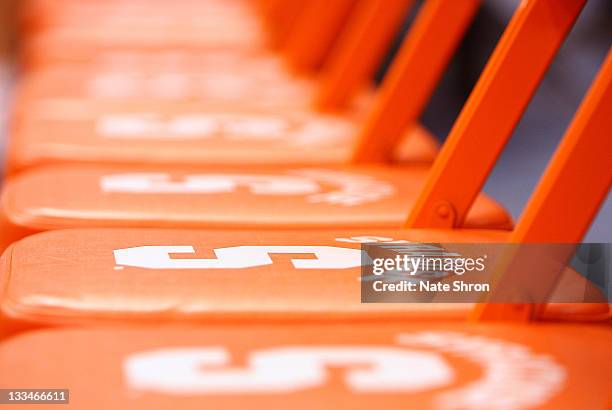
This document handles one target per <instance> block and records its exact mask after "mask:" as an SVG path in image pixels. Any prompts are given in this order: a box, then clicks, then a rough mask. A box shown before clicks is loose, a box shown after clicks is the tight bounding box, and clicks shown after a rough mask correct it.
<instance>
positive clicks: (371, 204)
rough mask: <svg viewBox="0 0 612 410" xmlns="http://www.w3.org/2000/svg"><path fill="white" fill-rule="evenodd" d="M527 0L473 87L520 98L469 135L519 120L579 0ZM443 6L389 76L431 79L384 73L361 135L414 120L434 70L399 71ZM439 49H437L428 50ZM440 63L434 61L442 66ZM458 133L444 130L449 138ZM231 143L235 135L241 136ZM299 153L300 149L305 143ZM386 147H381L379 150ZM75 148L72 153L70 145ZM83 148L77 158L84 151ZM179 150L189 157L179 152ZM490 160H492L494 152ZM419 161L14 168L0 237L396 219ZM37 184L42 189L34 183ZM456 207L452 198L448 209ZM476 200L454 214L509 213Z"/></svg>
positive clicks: (483, 217)
mask: <svg viewBox="0 0 612 410" xmlns="http://www.w3.org/2000/svg"><path fill="white" fill-rule="evenodd" d="M462 4H465V3H462ZM528 5H529V7H521V8H519V9H518V11H517V14H516V16H515V18H514V19H513V21H512V22H511V23H510V25H509V27H508V30H507V31H506V33H505V35H504V36H503V38H502V40H501V42H500V44H499V47H498V48H497V50H496V52H495V53H494V56H493V57H492V60H491V64H489V65H488V67H487V69H486V70H485V72H484V74H483V77H482V79H481V81H480V83H479V85H478V86H477V88H476V90H475V92H474V95H475V96H476V97H474V98H480V97H479V96H480V94H482V93H483V91H482V88H483V85H484V86H486V87H488V88H489V90H490V91H487V92H486V93H485V95H486V96H488V95H490V94H491V93H494V92H496V93H498V94H497V96H498V98H499V99H501V98H503V96H504V93H506V94H508V98H515V102H516V104H515V105H514V106H510V105H506V104H497V106H498V107H500V109H499V111H497V115H498V118H497V119H496V123H499V124H505V125H507V126H504V127H503V128H501V129H493V130H489V131H488V132H487V133H482V134H480V133H479V134H470V137H469V138H471V139H476V140H485V139H487V138H491V139H494V140H495V141H498V140H500V139H504V138H507V137H508V136H509V134H510V131H511V126H514V125H515V124H516V123H517V122H518V120H519V117H520V113H521V112H522V110H523V109H524V107H525V106H526V105H527V103H528V101H529V99H530V97H531V93H532V92H533V90H534V89H535V87H536V85H537V83H538V81H539V78H540V77H541V76H542V74H543V72H544V71H545V69H546V67H547V66H548V64H549V62H550V59H551V58H552V56H553V55H554V52H555V51H556V49H557V48H558V47H559V45H560V44H561V41H562V39H563V38H564V36H565V35H566V33H567V30H568V29H569V26H570V25H571V23H572V22H573V21H574V19H575V18H576V16H577V14H578V12H579V10H580V7H581V5H582V2H575V3H574V7H573V8H567V9H566V10H565V14H564V20H563V22H564V23H565V24H559V22H560V21H561V19H560V18H559V19H558V20H556V21H554V23H553V22H552V21H551V20H550V19H547V18H546V16H547V15H548V14H547V13H548V12H550V10H551V9H554V8H552V6H551V4H550V3H548V2H546V1H544V2H542V0H539V1H535V2H529V3H528ZM448 10H449V8H448V7H442V4H441V3H440V2H439V1H434V2H428V3H427V5H426V8H424V9H423V10H421V13H420V14H419V16H418V19H417V23H416V24H415V30H416V31H414V32H411V35H410V36H409V38H408V39H407V40H406V43H405V44H404V46H403V48H402V50H401V51H400V56H399V60H398V62H397V63H396V65H394V67H393V68H392V69H391V73H390V75H389V78H390V80H389V81H392V83H391V84H392V85H393V86H399V87H402V88H403V87H406V86H410V85H411V84H414V83H415V82H421V83H423V84H425V83H426V84H428V85H427V86H424V87H423V88H422V89H421V91H420V92H419V94H418V97H417V98H415V99H407V98H406V97H404V96H403V95H400V94H397V93H395V92H394V91H393V89H392V88H390V86H388V85H387V83H385V85H384V86H383V89H382V91H381V94H380V97H379V98H381V101H382V103H383V104H384V106H382V107H381V106H380V105H377V109H376V110H374V111H373V112H372V114H371V116H370V117H369V118H368V121H367V122H366V128H365V129H364V134H362V136H363V135H366V136H367V137H366V138H365V139H366V140H367V139H371V140H372V141H379V140H381V139H384V137H385V135H386V132H387V129H388V128H386V127H387V126H392V127H393V128H392V130H393V131H396V132H398V133H399V132H401V127H403V126H405V125H406V124H412V123H413V122H414V121H416V119H417V117H418V114H419V113H420V110H421V109H422V107H423V105H424V102H425V101H426V99H427V96H428V95H429V93H430V92H431V89H432V88H433V84H435V81H436V79H437V77H435V76H433V75H429V76H426V77H425V78H423V79H422V80H420V79H415V78H414V77H411V76H407V77H403V76H402V74H403V73H408V74H412V73H413V72H414V71H413V70H414V68H413V67H414V65H415V64H416V62H417V61H418V60H419V57H421V56H422V55H423V53H424V51H423V50H424V48H426V45H427V44H429V41H434V40H431V37H430V35H429V34H428V33H429V32H430V31H431V30H437V29H439V28H440V27H442V26H443V25H444V23H445V22H448V20H449V18H448V15H447V14H446V12H447V11H448ZM540 20H542V21H544V22H546V21H549V22H550V25H549V26H548V28H549V29H550V30H551V33H552V34H551V35H550V36H549V37H548V38H547V41H543V42H541V43H538V44H537V47H536V45H534V43H533V42H530V41H527V42H525V41H524V38H523V37H522V33H530V30H532V29H533V27H536V26H542V24H543V23H542V21H540ZM448 27H449V28H451V27H453V26H452V25H448ZM553 34H554V35H553ZM517 35H518V36H517ZM413 36H414V37H413ZM517 38H518V39H517ZM451 43H452V42H446V43H444V44H446V46H447V47H446V50H447V51H446V52H445V53H444V54H446V55H448V54H450V52H449V51H448V50H449V49H452V47H451V45H452V44H451ZM534 47H535V48H534ZM526 52H537V55H538V58H537V59H535V58H533V59H530V60H523V61H520V62H519V63H520V64H519V65H515V64H517V63H516V61H515V57H514V56H515V55H520V54H524V53H526ZM429 55H431V54H429ZM443 58H444V57H443V56H440V55H438V56H436V58H434V60H435V61H439V60H443ZM513 65H514V67H515V68H516V67H519V66H520V67H523V68H524V70H516V69H513V70H510V69H509V68H508V67H512V66H513ZM398 67H399V68H398ZM441 67H442V65H441V64H439V67H438V72H439V71H440V70H441ZM500 67H502V68H503V69H504V70H505V71H504V73H502V74H504V75H501V74H500V73H498V70H499V69H500ZM516 82H524V84H525V91H524V92H523V93H522V94H521V93H518V92H515V90H513V89H508V88H507V84H513V83H516ZM500 93H501V94H500ZM474 98H472V100H471V101H473V100H474ZM397 103H403V104H397ZM396 104H397V105H396ZM470 104H471V105H473V104H474V103H471V102H470V103H469V104H468V107H469V106H470ZM487 106H488V105H487ZM470 112H471V111H470V109H468V108H466V110H464V113H462V116H461V117H460V118H459V120H458V123H460V122H461V121H465V120H464V119H463V118H465V116H466V115H468V114H469V115H471V114H470ZM398 118H399V120H398ZM489 119H490V116H489V115H488V114H480V115H479V116H476V117H475V120H478V121H489ZM387 120H389V121H387ZM390 129H391V128H390ZM456 129H457V128H456ZM78 134H79V135H78V137H82V134H83V133H82V132H81V133H78ZM455 134H456V131H455ZM75 138H77V136H75ZM453 138H455V137H452V136H451V140H452V139H453ZM362 141H363V140H362ZM121 143H122V151H121V153H116V154H115V153H113V154H112V155H114V156H115V159H117V158H116V156H117V155H121V154H127V155H131V153H130V152H128V149H129V147H128V146H127V145H126V144H125V143H123V141H122V142H121ZM451 143H452V142H451ZM156 147H157V148H158V150H157V151H156V152H157V155H158V157H157V158H161V159H164V158H167V155H169V154H170V155H172V153H171V152H170V153H168V151H167V150H169V149H171V146H170V145H166V146H162V145H158V146H156ZM235 147H236V148H238V147H239V142H238V141H237V142H236V146H235ZM47 148H48V146H47ZM104 149H109V148H108V147H106V146H105V145H99V146H96V150H95V153H96V155H100V153H101V151H102V150H104ZM175 149H176V147H175ZM374 151H376V149H374ZM47 152H49V150H48V149H47ZM81 152H83V151H81ZM236 152H238V151H236ZM277 153H278V152H277ZM299 153H301V154H303V151H299ZM200 154H202V155H204V152H200V151H197V152H194V156H193V157H192V158H193V161H194V162H195V161H196V160H197V159H201V157H200ZM253 154H254V151H253V150H249V151H247V152H246V153H245V154H243V155H253ZM209 155H210V152H209ZM487 155H496V152H492V153H490V152H488V153H487ZM196 156H197V157H198V158H197V159H196ZM384 156H385V155H379V154H378V153H377V154H376V157H378V158H381V157H384ZM73 157H74V158H77V155H74V156H73ZM78 157H80V159H81V160H82V159H83V158H82V155H79V156H78ZM470 158H471V157H470V156H469V155H467V156H466V157H463V158H460V159H459V160H458V161H460V163H461V164H465V163H466V162H468V161H470ZM243 159H244V162H245V163H246V162H247V161H248V157H246V156H244V157H243ZM357 159H358V160H362V158H359V157H358V158H357ZM182 160H183V161H185V162H190V161H188V160H187V159H186V158H184V157H183V158H182ZM159 162H162V163H163V162H164V161H159ZM298 163H299V161H298ZM488 163H489V165H490V163H491V161H488ZM462 166H463V165H462ZM426 172H427V171H426V169H425V168H424V167H409V168H382V167H372V166H359V167H342V168H339V167H327V168H322V167H317V168H314V169H313V168H311V167H306V166H303V165H293V166H284V167H271V166H260V167H253V166H249V167H246V168H245V167H228V166H216V167H209V168H202V167H194V168H189V169H186V168H180V169H179V168H173V169H169V168H165V167H164V168H156V167H142V166H140V167H136V168H130V167H111V166H108V167H106V166H105V167H100V166H97V167H84V166H79V167H75V166H62V167H44V168H40V169H36V170H33V171H31V172H28V173H25V174H23V175H21V176H18V177H16V178H13V179H11V180H9V183H8V186H7V189H6V190H5V192H4V195H3V200H2V203H3V204H4V206H3V207H2V216H1V218H0V219H1V221H2V225H3V228H4V229H3V232H5V234H4V235H3V236H2V237H3V244H4V246H7V245H8V244H9V243H11V242H13V241H15V240H17V239H19V238H22V237H23V236H25V235H28V234H31V233H36V232H40V231H44V230H49V229H59V228H71V227H165V228H181V229H184V228H192V229H193V228H242V229H262V228H284V229H291V228H294V229H295V228H305V227H308V228H338V227H341V228H357V227H376V228H399V227H400V226H402V225H403V222H404V220H405V216H406V213H407V212H408V211H407V209H408V210H409V209H410V208H411V206H412V204H411V200H412V199H413V198H417V196H418V193H419V192H420V190H421V187H422V183H423V181H424V180H425V177H426ZM41 186H44V187H46V188H47V189H45V190H43V189H40V187H41ZM34 187H36V188H34ZM466 192H467V190H466ZM152 204H155V205H152ZM442 211H443V212H444V210H442ZM451 211H452V209H449V210H448V213H449V214H450V212H451ZM471 212H472V214H471V215H470V217H467V218H464V219H462V220H461V221H460V222H459V223H458V224H457V226H462V227H466V228H492V229H509V228H510V227H511V225H512V222H511V220H510V218H509V217H508V215H507V213H505V212H504V211H503V210H501V209H500V208H499V207H498V206H497V205H496V204H495V203H494V202H492V201H490V200H489V199H487V198H486V197H484V196H480V197H479V199H478V200H477V201H476V203H475V206H474V207H473V208H472V211H471ZM383 236H384V235H383Z"/></svg>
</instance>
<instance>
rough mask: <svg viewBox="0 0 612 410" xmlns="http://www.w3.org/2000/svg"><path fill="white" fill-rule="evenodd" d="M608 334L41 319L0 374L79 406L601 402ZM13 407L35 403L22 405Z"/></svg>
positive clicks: (4, 383)
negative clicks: (51, 322)
mask: <svg viewBox="0 0 612 410" xmlns="http://www.w3.org/2000/svg"><path fill="white" fill-rule="evenodd" d="M611 343H612V333H610V331H609V330H608V329H604V328H601V327H593V326H591V327H585V326H577V325H551V324H540V325H537V326H530V327H526V326H520V325H516V324H488V325H486V326H484V325H466V324H457V323H450V324H449V323H412V324H406V323H401V324H400V323H393V322H387V323H379V324H352V325H351V326H350V327H349V326H339V325H327V326H323V325H304V324H294V325H275V326H272V325H268V326H249V325H239V326H238V325H232V324H226V325H223V326H213V325H209V326H207V327H154V328H147V327H138V328H131V329H128V328H125V327H114V328H100V329H60V330H45V331H37V332H32V333H29V334H24V335H21V336H17V337H14V338H12V339H9V340H6V341H4V342H2V343H0V368H3V369H19V371H14V372H11V371H8V372H2V373H0V387H7V388H9V387H10V388H14V386H20V387H21V388H23V389H26V388H40V387H41V386H45V387H46V388H47V389H50V388H57V389H66V388H70V397H69V400H70V405H68V406H67V407H68V408H78V409H90V410H98V409H133V410H139V409H147V410H148V409H152V408H155V409H201V408H203V407H204V408H215V409H220V408H223V409H243V408H244V406H245V403H248V406H249V407H251V408H256V409H286V408H287V407H291V408H295V409H312V408H343V409H363V408H373V407H379V406H382V407H384V408H386V409H392V410H395V409H405V408H406V407H414V408H422V409H426V408H427V409H429V408H431V409H435V408H443V409H460V408H461V409H465V408H538V409H555V410H556V409H576V408H584V409H603V408H607V407H608V405H609V403H610V402H609V398H610V377H609V376H610V374H611V373H612V355H611V353H610V349H609V347H610V344H611ZM15 407H19V408H22V407H23V408H26V409H27V408H38V407H41V405H36V406H35V407H29V406H27V405H19V406H15Z"/></svg>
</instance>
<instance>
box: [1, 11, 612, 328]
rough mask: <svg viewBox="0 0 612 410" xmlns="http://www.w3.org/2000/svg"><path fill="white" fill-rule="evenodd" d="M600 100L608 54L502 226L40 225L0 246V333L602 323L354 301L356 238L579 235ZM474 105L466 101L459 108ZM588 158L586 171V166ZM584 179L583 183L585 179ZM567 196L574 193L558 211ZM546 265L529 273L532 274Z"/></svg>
mask: <svg viewBox="0 0 612 410" xmlns="http://www.w3.org/2000/svg"><path fill="white" fill-rule="evenodd" d="M540 4H543V3H540ZM498 75H499V74H498ZM490 92H491V91H488V92H486V93H484V94H485V95H486V94H488V93H490ZM477 96H479V98H480V97H481V96H482V95H480V94H477ZM611 98H612V53H610V54H609V56H608V58H607V60H606V61H605V63H604V65H603V67H602V69H601V72H600V74H599V75H598V77H597V79H596V80H595V81H594V83H593V85H592V87H591V90H590V91H589V93H588V94H587V96H586V97H585V100H584V102H583V104H582V106H581V108H580V110H579V111H578V112H577V114H576V116H575V118H574V121H573V122H572V124H571V125H570V127H569V129H568V131H567V133H566V135H565V137H564V138H563V142H562V144H561V145H560V147H559V148H558V150H557V152H556V153H555V155H554V156H553V158H552V160H551V162H550V164H549V166H548V169H547V170H546V172H545V174H544V176H543V178H542V181H541V183H540V185H539V186H538V187H537V188H536V190H535V192H534V194H533V196H532V200H531V201H530V203H529V205H528V206H527V208H526V210H525V211H524V214H523V215H524V216H523V217H522V218H521V220H520V222H519V224H518V226H517V227H516V229H515V230H514V231H513V232H505V231H501V230H486V229H465V228H463V229H462V228H459V227H458V226H456V225H450V226H447V227H444V226H436V225H435V224H436V222H435V220H434V219H430V225H429V226H427V225H420V226H418V227H415V226H414V225H415V224H416V222H415V221H418V220H419V215H421V214H423V211H428V210H429V209H427V208H423V209H419V208H415V209H414V210H413V211H412V214H411V217H410V218H409V224H411V225H412V227H409V229H403V230H402V229H376V228H368V229H365V228H362V229H335V230H330V229H326V230H310V231H308V230H293V231H291V230H289V231H281V230H270V231H248V230H240V229H235V230H218V231H214V230H208V231H206V230H169V229H157V230H155V229H125V228H124V229H80V230H78V229H77V230H57V231H52V232H46V233H43V234H38V235H34V236H30V237H28V238H26V239H23V240H21V241H19V242H17V243H15V244H13V245H12V246H11V247H9V248H8V250H7V251H6V252H5V253H4V256H3V263H2V265H3V270H4V271H3V272H2V275H1V276H0V277H2V278H4V279H3V280H4V283H3V284H2V288H3V289H4V293H3V294H2V300H0V312H1V313H2V323H3V326H2V328H3V329H4V332H5V335H6V334H12V333H14V332H18V331H23V330H26V329H32V328H36V327H41V326H53V325H59V324H62V325H77V324H79V325H85V324H86V325H96V324H97V325H99V324H102V323H126V322H129V323H133V324H135V323H142V322H147V323H150V322H154V323H159V322H167V321H177V320H178V321H181V322H193V323H206V324H210V323H213V322H215V321H221V322H227V321H231V322H234V321H236V322H241V323H242V322H245V323H253V322H269V321H280V322H283V323H286V322H288V321H300V322H301V321H312V322H327V321H330V320H331V321H336V322H337V321H349V322H351V323H352V322H353V321H357V322H359V321H364V320H368V321H369V320H376V319H380V318H382V317H385V318H388V319H394V320H411V321H412V320H436V321H445V320H446V321H448V320H465V319H467V318H469V317H472V318H475V319H478V320H484V319H496V320H500V319H512V320H524V321H526V320H527V321H528V320H535V319H538V320H554V321H558V320H565V321H568V320H575V321H600V322H604V323H609V320H610V307H609V304H608V303H605V302H604V303H583V304H577V303H565V302H560V303H543V306H538V305H536V304H528V305H525V306H518V308H519V309H516V306H513V305H512V304H509V303H507V302H504V303H493V304H481V305H480V306H478V308H477V310H476V311H475V312H474V311H473V309H474V304H473V303H433V304H432V303H405V304H394V303H390V304H368V303H360V294H361V283H360V281H359V278H360V268H362V266H363V265H364V259H362V256H363V255H362V251H361V245H362V244H364V243H365V244H383V245H398V244H406V243H415V242H416V243H443V244H460V243H480V244H487V243H489V244H490V243H507V242H518V243H525V242H527V243H528V242H533V241H537V242H543V243H547V242H548V243H552V242H577V241H579V240H580V239H581V238H582V235H583V233H584V232H585V231H586V229H587V227H588V226H589V224H590V222H591V221H592V219H593V217H594V215H595V213H596V211H597V209H598V207H599V206H600V204H601V202H602V201H603V199H604V197H605V195H606V193H607V192H608V191H609V189H610V184H611V181H612V170H611V169H610V167H607V166H606V162H605V158H606V155H607V153H608V152H609V151H610V150H609V148H611V147H610V144H612V141H611V140H610V139H609V138H608V131H609V129H610V118H609V116H607V112H608V111H609V107H610V103H611ZM470 101H473V99H471V100H470ZM471 104H472V102H468V104H467V107H470V105H471ZM478 105H479V103H478V104H476V106H478ZM476 108H477V107H476ZM476 111H478V110H477V109H476ZM464 112H466V111H464ZM468 112H470V111H468ZM471 138H472V137H471V135H469V134H464V136H463V137H461V138H460V139H459V141H458V142H457V144H456V148H455V149H459V150H462V149H465V148H466V147H467V146H469V142H470V140H471ZM464 141H465V142H464ZM455 160H456V158H452V159H451V157H445V158H443V162H446V164H445V165H444V166H445V167H448V166H452V163H453V162H454V161H455ZM440 163H441V162H438V163H437V166H439V164H440ZM587 163H589V164H590V163H594V164H597V165H595V166H593V167H585V166H584V165H585V164H587ZM435 169H436V168H435V167H434V171H435ZM585 178H586V179H587V180H588V181H589V184H588V185H586V186H585V184H584V179H585ZM440 181H441V180H440V179H438V177H437V174H436V173H435V172H432V174H431V175H430V177H429V179H428V183H427V186H433V187H434V188H440V187H442V186H441V185H440V184H441V182H440ZM472 184H474V185H476V184H475V183H472ZM451 187H452V186H451ZM471 188H473V186H470V187H469V188H468V191H469V190H470V189H471ZM431 192H442V193H446V194H447V193H448V192H450V190H449V186H447V187H446V188H445V189H440V190H439V191H436V190H433V191H432V190H425V191H424V192H423V194H422V198H421V201H423V203H427V202H428V201H429V200H430V198H431V196H432V194H431ZM568 192H570V193H581V194H584V195H581V196H579V197H578V198H580V200H579V201H578V200H577V201H576V203H575V204H572V205H571V206H568V205H567V201H566V199H567V196H568V195H567V193H568ZM572 197H573V196H572ZM451 201H452V202H449V203H448V204H447V206H448V207H449V208H450V209H455V210H458V209H460V205H461V203H462V202H460V201H459V200H457V199H453V200H451ZM435 209H437V208H435V205H434V210H435ZM425 214H426V213H425ZM426 215H427V214H426ZM448 215H449V216H451V215H453V212H449V213H448ZM458 215H461V214H460V213H458ZM557 218H558V219H557ZM568 219H571V222H568V223H567V224H565V226H564V227H561V228H560V227H557V225H559V222H558V221H559V220H561V221H564V220H568ZM33 255H35V256H33ZM365 263H366V264H367V262H365ZM544 273H545V272H543V271H540V270H539V271H535V272H534V275H540V276H541V275H544ZM546 274H547V275H550V277H544V278H537V277H533V276H532V277H531V278H527V279H530V280H532V281H535V280H542V282H543V283H549V284H550V288H551V289H550V290H551V294H552V297H551V298H549V299H547V300H550V301H564V300H565V301H567V300H580V298H581V297H582V295H583V294H582V292H583V290H584V289H588V290H589V291H591V290H592V291H596V289H595V288H594V286H593V285H592V284H589V283H588V281H587V280H586V279H584V278H583V277H582V276H580V275H579V274H578V273H576V272H574V271H573V270H572V269H569V268H568V269H564V270H562V271H560V272H557V271H555V272H553V273H548V272H547V273H546ZM450 278H451V279H452V277H450ZM568 284H569V285H568ZM519 313H520V314H519Z"/></svg>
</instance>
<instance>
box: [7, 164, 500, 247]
mask: <svg viewBox="0 0 612 410" xmlns="http://www.w3.org/2000/svg"><path fill="white" fill-rule="evenodd" d="M426 176H427V167H426V166H424V165H415V166H404V167H399V166H397V167H382V166H379V167H374V166H371V167H368V166H350V167H349V166H345V167H340V166H336V167H331V166H328V167H307V166H302V167H300V166H293V167H288V166H250V167H245V166H233V167H228V166H218V167H215V166H210V167H198V168H195V169H193V168H185V167H183V168H171V169H167V168H163V167H156V168H151V167H149V168H141V167H126V166H99V167H97V166H82V165H72V166H71V165H63V166H49V167H41V168H35V169H32V170H31V171H27V172H24V173H22V174H21V175H18V176H16V177H13V178H11V179H10V180H9V182H8V184H7V185H6V187H5V189H4V192H3V194H2V197H1V202H0V204H1V206H0V243H2V244H4V245H5V246H6V245H8V244H9V243H10V242H13V241H15V240H18V239H20V238H21V237H23V236H25V235H26V234H28V233H33V232H39V231H44V230H52V229H62V228H74V227H151V228H155V227H165V228H186V229H194V228H233V229H238V228H240V229H248V228H250V229H272V228H283V229H288V228H329V229H331V228H357V227H362V228H363V227H372V228H373V227H377V228H401V227H402V226H403V225H404V223H405V220H406V219H407V217H408V214H409V212H410V208H411V206H412V204H413V203H414V201H415V200H416V198H417V196H418V195H419V193H420V191H421V188H422V185H423V183H424V181H425V178H426ZM511 226H512V220H511V218H510V216H509V215H508V214H507V213H506V212H505V211H504V209H503V208H502V207H501V206H499V205H498V204H497V203H495V202H494V201H493V200H491V199H489V198H488V197H486V196H484V195H481V196H479V197H478V199H477V200H476V202H475V204H474V206H473V208H472V210H471V212H470V213H469V215H468V218H467V220H466V223H465V227H467V228H489V229H509V228H511Z"/></svg>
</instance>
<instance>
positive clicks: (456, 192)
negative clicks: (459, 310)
mask: <svg viewBox="0 0 612 410" xmlns="http://www.w3.org/2000/svg"><path fill="white" fill-rule="evenodd" d="M584 3H585V0H523V2H522V3H521V4H520V5H519V7H518V9H517V11H516V12H515V14H514V16H513V18H512V20H511V21H510V23H509V25H508V27H507V29H506V30H505V32H504V34H503V36H502V38H501V40H500V41H499V43H498V45H497V47H496V48H495V51H494V52H493V55H492V56H491V58H490V59H489V62H488V63H487V66H486V67H485V69H484V72H483V74H482V75H481V77H480V79H479V81H478V83H477V84H476V87H475V88H474V90H473V92H472V94H471V95H470V98H469V99H468V101H467V103H466V104H465V106H464V108H463V110H462V111H461V114H460V115H459V118H458V119H457V121H456V122H455V125H454V126H453V129H452V130H451V132H450V134H449V136H448V139H447V141H446V142H445V144H444V146H443V147H442V150H441V151H440V154H439V155H438V157H437V158H436V161H435V162H434V164H433V166H432V169H431V171H430V174H429V176H428V178H427V181H426V184H425V187H424V189H423V191H422V192H421V195H420V196H419V198H418V199H417V201H416V203H415V205H414V207H413V209H412V212H411V214H410V216H409V218H408V221H407V223H406V226H407V227H409V228H452V227H459V226H461V225H462V224H463V221H464V219H465V216H466V214H467V212H468V211H469V209H470V207H471V205H472V202H473V201H474V198H475V197H476V195H477V194H478V193H479V192H480V190H481V189H482V186H483V184H484V182H485V180H486V178H487V176H488V174H489V172H490V171H491V168H492V167H493V165H494V164H495V161H496V160H497V158H498V156H499V154H500V152H501V150H502V149H503V147H504V145H505V144H506V142H507V141H508V139H509V138H510V135H511V134H512V131H513V130H514V128H515V127H516V125H517V123H518V121H519V119H520V117H521V115H522V114H523V112H524V110H525V108H526V107H527V104H528V103H529V101H530V100H531V97H532V96H533V93H534V92H535V90H536V88H537V86H538V84H539V83H540V81H541V79H542V77H543V76H544V73H545V72H546V69H547V68H548V66H549V65H550V62H551V60H552V58H553V57H554V55H555V53H556V52H557V50H558V49H559V47H560V46H561V44H562V42H563V40H564V38H565V37H566V35H567V33H568V31H569V30H570V28H571V27H572V25H573V23H574V21H575V20H576V18H577V17H578V15H579V14H580V11H581V10H582V7H583V6H584Z"/></svg>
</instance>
